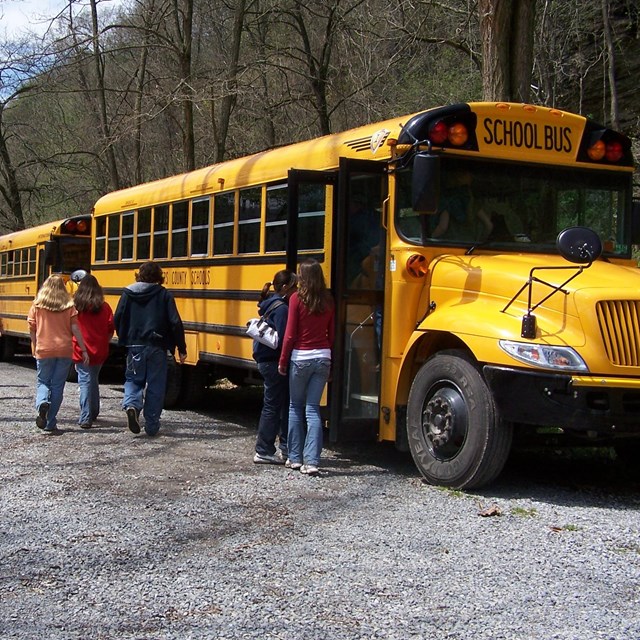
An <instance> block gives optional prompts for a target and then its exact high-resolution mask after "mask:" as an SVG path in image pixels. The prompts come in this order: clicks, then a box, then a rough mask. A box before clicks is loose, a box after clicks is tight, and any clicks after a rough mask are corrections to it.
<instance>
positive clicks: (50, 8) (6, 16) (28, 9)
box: [0, 0, 122, 38]
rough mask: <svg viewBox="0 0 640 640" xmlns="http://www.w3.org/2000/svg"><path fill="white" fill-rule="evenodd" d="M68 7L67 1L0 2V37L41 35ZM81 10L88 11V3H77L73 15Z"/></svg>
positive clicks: (111, 4)
mask: <svg viewBox="0 0 640 640" xmlns="http://www.w3.org/2000/svg"><path fill="white" fill-rule="evenodd" d="M103 2H104V0H103ZM100 4H102V3H100ZM119 4H122V0H111V1H108V2H104V5H103V6H105V8H106V6H107V5H108V6H109V8H111V7H115V6H117V5H119ZM68 5H69V0H0V35H6V36H8V37H10V38H11V37H15V36H18V35H24V34H26V33H32V32H36V33H39V34H42V33H44V32H45V31H46V30H47V28H48V27H49V24H50V22H51V20H52V19H53V18H55V17H56V16H57V15H59V14H60V12H61V11H63V10H64V9H65V7H68ZM82 9H85V10H88V2H79V3H77V9H76V10H74V13H76V12H77V11H80V10H82ZM99 14H100V9H98V15H99Z"/></svg>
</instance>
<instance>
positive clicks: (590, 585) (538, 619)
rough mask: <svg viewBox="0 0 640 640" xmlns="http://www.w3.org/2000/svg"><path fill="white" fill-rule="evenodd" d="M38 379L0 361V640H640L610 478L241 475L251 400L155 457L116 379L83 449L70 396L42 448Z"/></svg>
mask: <svg viewBox="0 0 640 640" xmlns="http://www.w3.org/2000/svg"><path fill="white" fill-rule="evenodd" d="M34 379H35V372H34V367H33V364H32V362H31V361H30V359H28V358H25V359H24V360H23V361H18V362H17V363H12V364H7V363H0V446H1V451H2V453H1V460H2V466H1V470H0V482H1V484H0V506H1V511H0V637H1V638H3V639H4V638H20V639H35V638H45V639H57V638H61V639H62V638H64V639H72V638H73V639H75V638H79V639H89V638H91V639H104V638H118V639H129V638H131V639H133V638H136V639H176V640H178V639H179V640H187V639H190V638H212V639H214V638H215V639H218V640H223V639H240V638H242V639H244V638H247V639H248V638H282V639H284V638H287V639H290V638H301V639H304V640H315V639H317V640H320V639H322V640H332V639H345V640H351V639H355V638H385V639H389V640H391V639H398V640H400V639H402V640H405V639H412V638H415V639H418V638H420V639H423V638H434V639H437V640H441V639H456V640H457V639H461V640H462V639H464V640H467V639H473V640H476V639H485V638H486V639H491V640H497V639H503V638H504V639H510V640H511V639H518V640H520V639H531V640H548V639H554V638H557V639H571V640H595V639H600V638H602V639H616V640H633V639H638V638H640V586H639V584H638V583H639V578H640V531H639V529H640V511H639V508H640V493H639V488H640V487H639V485H638V483H637V482H636V481H634V480H633V478H632V477H627V475H628V474H627V472H625V471H624V470H623V469H621V468H619V466H618V464H617V462H616V461H615V460H611V459H609V458H605V457H595V458H589V459H571V460H569V459H567V458H566V457H565V456H560V455H556V454H554V453H553V452H546V453H544V454H540V453H539V452H538V453H536V452H521V453H515V454H514V455H513V456H512V459H511V460H510V462H509V464H508V466H507V469H506V470H505V472H504V473H503V475H502V476H501V477H500V478H499V480H498V481H497V482H496V483H495V484H494V485H493V486H492V487H490V488H488V489H486V490H483V491H481V492H475V493H464V492H459V491H452V490H444V489H440V488H436V487H430V486H428V485H425V484H424V483H423V482H421V481H420V479H419V477H418V475H417V472H416V470H415V468H414V467H413V465H412V463H411V461H410V458H409V457H408V456H407V455H404V454H399V453H397V452H395V451H394V450H393V448H392V447H389V446H385V445H374V446H366V447H358V448H356V447H341V448H333V449H325V451H324V453H323V473H322V476H321V477H315V478H313V477H305V476H303V475H301V474H300V473H298V472H294V471H288V470H285V469H284V468H283V467H271V466H258V465H254V464H253V463H252V461H251V459H252V454H253V444H254V439H255V424H256V416H257V412H258V411H259V393H258V392H256V390H255V389H253V390H251V389H249V390H243V389H215V390H211V391H210V392H209V393H208V395H207V396H206V398H204V399H203V407H202V408H198V409H195V410H193V411H165V412H164V414H163V420H162V427H161V435H160V436H159V437H158V438H156V439H149V438H147V437H145V436H144V435H141V436H133V435H132V434H131V433H129V432H128V431H127V430H126V428H125V426H124V424H125V422H124V415H123V414H122V412H121V410H120V401H121V398H122V384H121V383H120V381H119V379H118V377H115V378H113V379H112V380H111V381H108V380H107V381H106V382H104V384H103V385H102V397H103V410H102V415H101V418H100V421H99V423H98V424H97V426H96V428H95V429H92V430H90V431H81V430H80V429H79V428H78V427H77V426H76V425H75V421H76V417H77V408H76V406H77V388H76V385H74V384H68V385H67V389H66V397H65V401H64V404H63V407H62V410H61V413H60V416H61V421H60V427H61V428H62V429H63V430H64V434H63V435H62V436H59V437H47V436H43V435H42V433H41V432H40V431H39V430H38V429H37V428H36V427H35V424H34V418H35V411H34V409H33V406H32V405H33V395H34ZM491 514H493V515H491Z"/></svg>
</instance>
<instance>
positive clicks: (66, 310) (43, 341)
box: [27, 275, 89, 435]
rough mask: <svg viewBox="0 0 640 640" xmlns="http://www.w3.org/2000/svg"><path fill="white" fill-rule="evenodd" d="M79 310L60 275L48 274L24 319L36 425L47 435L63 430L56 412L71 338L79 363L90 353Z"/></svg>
mask: <svg viewBox="0 0 640 640" xmlns="http://www.w3.org/2000/svg"><path fill="white" fill-rule="evenodd" d="M77 316H78V312H77V311H76V308H75V307H74V306H73V299H72V298H71V296H70V295H69V292H68V291H67V289H66V288H65V283H64V279H63V278H62V276H60V275H51V276H49V277H48V278H47V279H46V280H45V281H44V283H43V285H42V287H40V291H38V294H37V295H36V297H35V300H34V301H33V304H32V305H31V308H30V309H29V314H28V316H27V322H28V324H29V334H30V336H31V352H32V353H33V355H34V357H35V359H36V371H37V374H36V411H37V412H38V416H37V417H36V426H37V427H38V428H39V429H43V431H44V433H46V434H47V435H58V434H60V433H62V431H61V430H60V429H58V420H57V416H58V411H59V410H60V405H61V404H62V398H63V394H64V386H65V383H66V381H67V376H68V375H69V369H70V368H71V357H72V355H73V338H74V337H75V339H76V340H77V342H78V345H79V347H80V352H81V355H82V363H83V364H85V365H88V364H89V354H88V353H87V347H86V345H85V343H84V338H83V337H82V332H81V331H80V327H79V326H78V319H77Z"/></svg>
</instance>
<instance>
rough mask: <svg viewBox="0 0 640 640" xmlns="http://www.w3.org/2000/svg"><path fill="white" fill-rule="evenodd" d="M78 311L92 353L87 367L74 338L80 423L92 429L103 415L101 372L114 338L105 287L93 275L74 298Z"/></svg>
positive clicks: (85, 339) (87, 345)
mask: <svg viewBox="0 0 640 640" xmlns="http://www.w3.org/2000/svg"><path fill="white" fill-rule="evenodd" d="M73 301H74V304H75V306H76V309H77V311H78V325H79V326H80V331H81V332H82V337H83V338H84V343H85V345H86V347H87V351H88V353H89V364H88V365H87V364H84V362H83V358H82V352H81V349H80V345H79V343H78V341H77V340H76V339H75V337H74V339H73V362H74V363H75V366H76V372H77V374H78V389H79V391H80V416H79V418H78V424H79V425H80V428H82V429H90V428H91V425H92V424H93V422H94V421H95V420H96V418H97V417H98V414H99V413H100V387H99V381H98V378H99V375H100V369H101V368H102V365H103V364H104V362H105V360H106V359H107V357H108V356H109V342H110V340H111V337H112V336H113V331H114V325H113V311H112V310H111V307H110V306H109V303H108V302H106V301H105V299H104V294H103V291H102V287H101V286H100V284H99V283H98V280H97V279H96V277H95V276H93V275H90V274H89V275H85V276H84V277H83V278H82V279H81V280H80V282H79V283H78V290H77V291H76V293H75V295H74V296H73Z"/></svg>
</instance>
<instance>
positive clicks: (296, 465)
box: [284, 458, 302, 471]
mask: <svg viewBox="0 0 640 640" xmlns="http://www.w3.org/2000/svg"><path fill="white" fill-rule="evenodd" d="M284 466H285V467H287V469H294V470H295V471H297V470H298V469H299V468H300V467H301V466H302V463H301V462H291V460H290V459H289V458H287V461H286V462H285V463H284Z"/></svg>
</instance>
